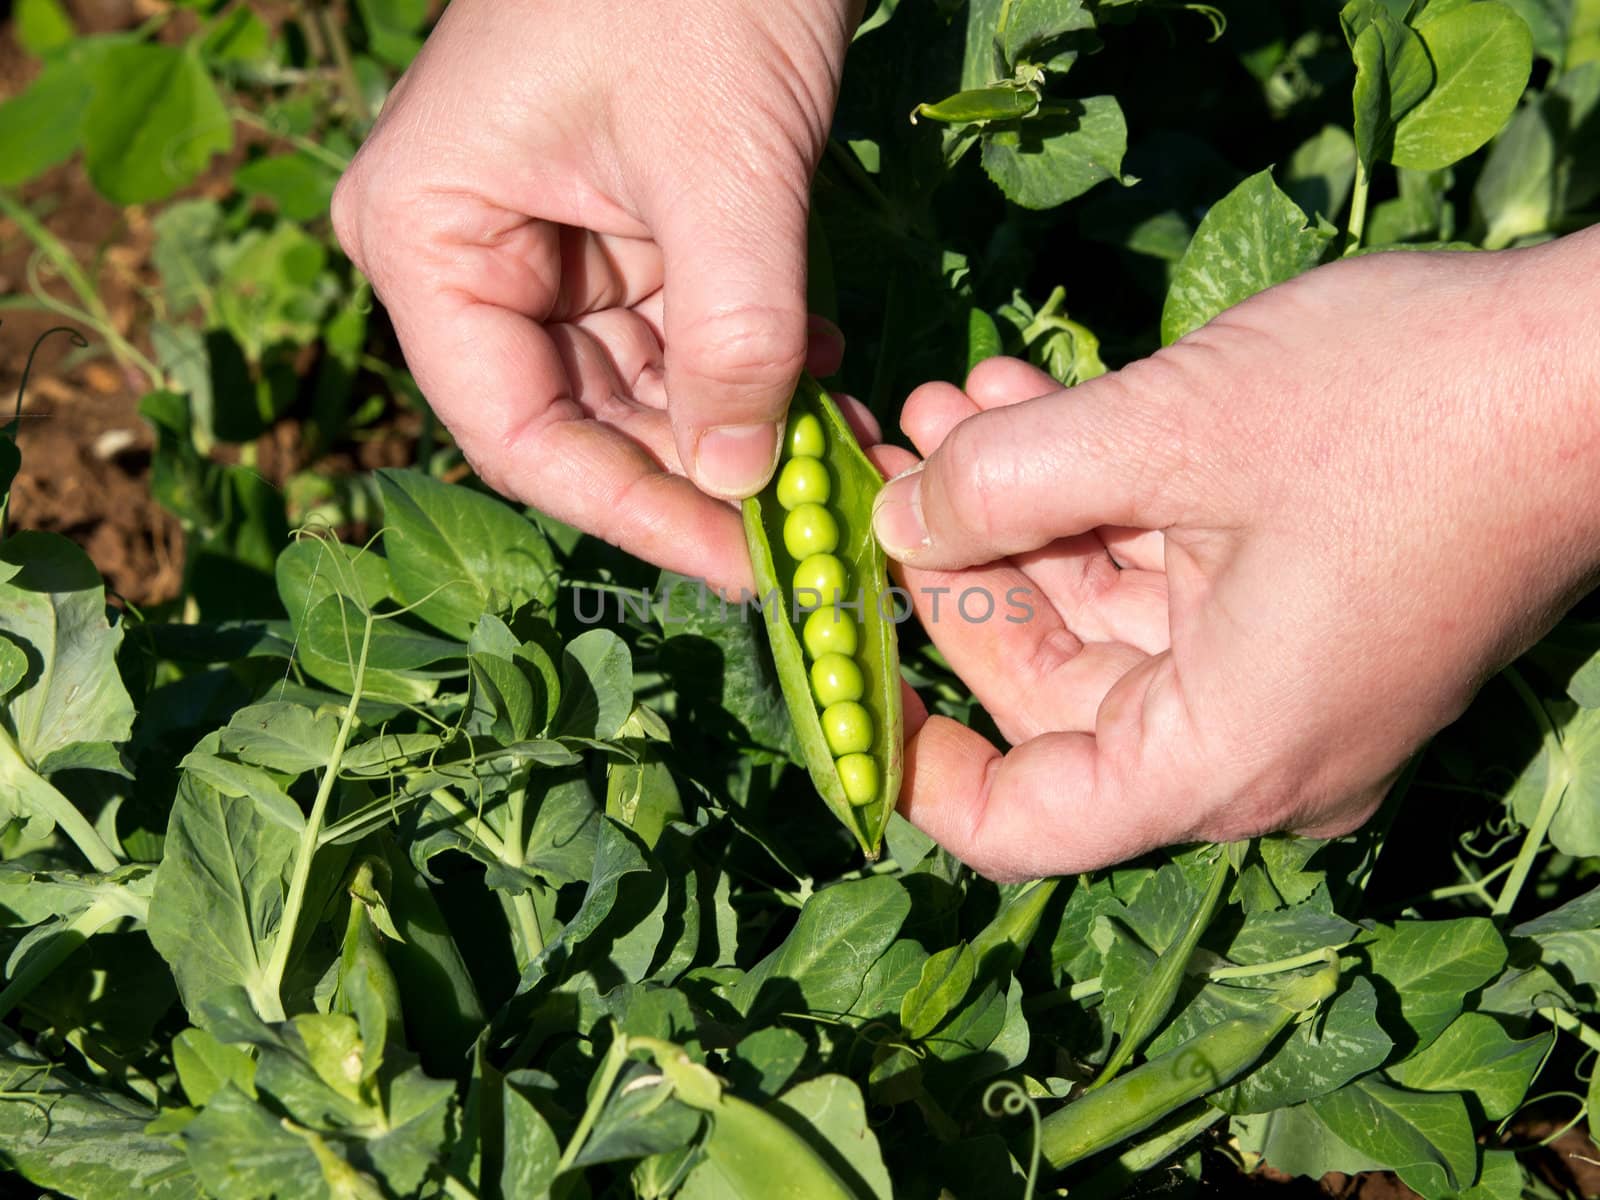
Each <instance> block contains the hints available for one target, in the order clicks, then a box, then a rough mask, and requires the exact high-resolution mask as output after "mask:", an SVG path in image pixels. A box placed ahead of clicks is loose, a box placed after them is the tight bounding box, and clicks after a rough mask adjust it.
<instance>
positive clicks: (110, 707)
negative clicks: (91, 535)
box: [0, 531, 134, 775]
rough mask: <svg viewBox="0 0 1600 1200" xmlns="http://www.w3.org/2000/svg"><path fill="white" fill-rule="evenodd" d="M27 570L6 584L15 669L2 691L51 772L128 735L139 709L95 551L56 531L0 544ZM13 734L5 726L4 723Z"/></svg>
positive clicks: (26, 745)
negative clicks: (21, 664) (17, 673)
mask: <svg viewBox="0 0 1600 1200" xmlns="http://www.w3.org/2000/svg"><path fill="white" fill-rule="evenodd" d="M0 562H3V563H6V564H10V565H11V566H13V567H15V568H17V570H16V571H15V573H14V574H12V575H11V576H10V578H9V579H7V580H6V581H5V582H3V583H0V635H4V637H5V639H6V642H7V644H8V645H10V646H11V647H13V649H12V650H10V651H8V652H7V659H8V661H9V662H10V663H11V664H12V667H11V669H12V671H14V670H15V663H16V655H17V652H18V651H20V652H21V653H22V654H23V656H24V657H25V659H26V667H25V669H24V673H23V674H22V675H21V677H20V678H18V679H15V680H13V682H12V684H11V686H10V687H9V688H7V689H5V691H6V692H7V693H9V694H8V695H5V696H0V715H3V716H4V718H5V721H4V727H9V730H10V734H11V736H12V737H13V738H14V739H15V742H16V746H17V749H18V750H19V751H20V752H21V754H22V756H23V758H24V759H25V760H26V761H27V762H28V763H29V764H30V765H31V766H32V767H33V769H35V770H37V771H38V772H39V773H40V774H42V775H49V774H50V773H51V772H52V771H54V770H56V769H57V768H58V767H60V766H62V765H66V764H67V763H68V762H69V761H70V760H71V759H72V757H73V756H74V754H75V753H77V752H79V751H81V750H82V749H84V748H86V747H93V746H102V745H106V744H108V743H115V742H122V741H125V740H126V739H127V737H128V735H129V732H130V731H131V729H132V725H133V716H134V708H133V701H132V700H131V699H130V698H129V696H128V690H127V688H126V687H125V686H124V685H123V683H122V677H121V676H120V675H119V674H118V672H117V665H116V654H117V648H118V647H119V646H120V645H121V644H122V626H121V625H120V624H118V625H112V624H110V623H109V622H108V621H107V620H106V602H105V588H104V585H103V584H102V583H101V580H100V574H99V572H98V571H96V570H95V569H94V566H93V564H92V563H90V561H89V559H88V556H87V555H85V554H84V553H83V551H82V550H80V549H79V548H78V547H77V546H75V545H73V543H71V542H69V541H68V540H67V539H66V538H63V537H60V536H57V535H55V534H45V533H31V532H26V531H25V532H22V533H18V534H16V535H14V536H13V537H11V538H10V539H9V540H7V541H6V542H5V543H4V546H3V547H0ZM0 732H3V729H0Z"/></svg>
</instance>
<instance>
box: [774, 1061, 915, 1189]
mask: <svg viewBox="0 0 1600 1200" xmlns="http://www.w3.org/2000/svg"><path fill="white" fill-rule="evenodd" d="M771 1112H772V1113H773V1115H774V1116H776V1117H778V1118H779V1119H780V1120H781V1121H783V1122H784V1124H786V1125H788V1126H789V1127H790V1128H791V1129H793V1130H794V1131H795V1132H796V1133H798V1134H799V1135H800V1136H801V1137H802V1138H804V1139H805V1140H806V1141H808V1142H810V1143H811V1144H812V1146H814V1147H815V1148H816V1149H817V1150H818V1151H819V1152H821V1153H824V1154H827V1155H829V1157H832V1156H834V1155H837V1156H838V1157H839V1158H842V1159H843V1160H844V1162H845V1163H846V1164H847V1165H848V1166H849V1167H850V1169H851V1171H853V1172H854V1173H855V1177H856V1179H857V1180H859V1181H860V1182H861V1183H863V1184H865V1185H866V1189H867V1190H866V1193H865V1195H866V1196H872V1197H874V1198H875V1200H890V1198H891V1197H892V1196H893V1195H894V1189H893V1185H892V1184H891V1182H890V1179H889V1169H888V1167H886V1166H885V1165H884V1162H883V1152H882V1151H881V1150H880V1149H879V1147H878V1139H877V1137H876V1135H874V1133H873V1132H872V1127H871V1126H870V1125H869V1124H868V1122H867V1108H866V1105H865V1103H863V1101H862V1099H861V1089H860V1088H859V1087H857V1086H856V1085H855V1083H854V1082H852V1081H851V1080H849V1079H846V1078H845V1077H844V1076H843V1075H820V1076H818V1077H817V1078H816V1079H808V1080H806V1082H804V1083H799V1084H796V1085H795V1086H794V1087H792V1088H790V1089H789V1090H788V1091H786V1092H784V1093H783V1095H781V1096H779V1097H778V1099H777V1101H776V1102H775V1103H774V1104H773V1105H772V1108H771ZM857 1194H858V1195H859V1194H861V1193H857Z"/></svg>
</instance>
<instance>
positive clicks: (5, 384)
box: [0, 0, 183, 605]
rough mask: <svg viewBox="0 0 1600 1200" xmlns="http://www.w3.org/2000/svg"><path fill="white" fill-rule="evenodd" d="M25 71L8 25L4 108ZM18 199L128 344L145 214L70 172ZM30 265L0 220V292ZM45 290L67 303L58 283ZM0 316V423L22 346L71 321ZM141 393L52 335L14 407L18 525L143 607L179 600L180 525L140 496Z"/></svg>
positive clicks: (25, 289) (12, 229)
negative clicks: (67, 546) (41, 534)
mask: <svg viewBox="0 0 1600 1200" xmlns="http://www.w3.org/2000/svg"><path fill="white" fill-rule="evenodd" d="M69 7H70V8H71V9H72V12H73V16H74V18H75V19H76V20H77V22H78V24H79V27H80V28H83V29H86V30H91V31H103V30H110V29H120V28H126V27H127V26H128V25H129V24H131V23H132V22H134V21H136V20H138V19H139V18H140V16H141V15H144V11H145V10H144V6H143V5H140V4H135V3H130V2H127V0H80V2H79V3H74V4H71V5H70V6H69ZM34 69H35V68H34V66H33V64H32V63H31V62H30V61H29V60H28V59H27V57H26V55H24V54H23V53H22V51H21V49H20V48H19V47H18V46H17V44H16V41H15V39H14V37H13V36H12V32H11V28H10V26H9V24H8V25H6V26H5V27H4V28H0V98H3V97H5V96H8V95H13V94H15V93H16V92H17V91H18V90H20V89H21V88H22V87H25V86H26V85H27V83H28V81H29V79H30V78H31V77H32V75H33V73H34ZM23 200H24V201H25V202H26V203H28V204H29V205H30V207H31V208H32V209H33V211H34V212H35V214H36V215H37V216H38V217H40V218H41V219H42V220H43V222H44V224H45V226H46V227H47V228H48V229H49V230H50V231H51V232H52V233H53V234H55V235H56V236H57V237H59V238H61V239H62V241H63V242H64V243H65V244H66V245H67V246H68V247H69V248H70V249H71V250H72V251H73V253H74V254H75V255H76V256H77V257H78V259H79V261H80V262H82V263H84V264H86V265H88V268H89V270H90V272H91V276H92V278H93V280H94V283H95V286H96V290H97V293H98V295H99V296H100V299H101V301H102V302H103V303H104V304H105V306H106V309H107V311H108V312H109V313H110V316H111V323H112V324H113V325H114V326H115V327H116V329H117V331H118V332H119V333H121V334H122V335H123V336H124V337H130V336H133V335H134V334H135V328H136V325H137V323H138V318H139V314H140V310H141V307H142V305H141V301H140V288H141V287H142V286H145V285H146V284H147V283H148V273H147V268H146V266H145V261H146V256H147V254H148V250H149V245H150V233H149V228H148V222H147V221H146V219H145V217H144V214H143V213H142V212H141V211H140V210H138V209H129V210H126V211H124V210H122V209H120V208H117V207H116V206H115V205H112V204H111V203H109V202H108V201H106V200H103V199H101V198H100V197H99V196H98V195H96V194H95V192H94V191H93V189H92V188H90V186H89V184H88V181H87V180H86V179H85V178H84V176H83V173H82V171H81V170H80V169H78V168H77V167H75V166H71V165H69V166H66V167H62V168H58V169H57V170H54V171H52V172H50V173H49V175H47V176H46V177H45V178H43V179H41V180H39V181H38V182H37V183H35V184H34V185H32V186H31V187H29V188H27V189H25V191H24V193H23ZM32 255H33V247H32V246H31V245H30V243H29V242H28V241H27V239H26V238H24V237H23V236H22V234H21V231H20V230H18V228H17V227H16V225H15V224H13V223H12V222H9V221H4V220H0V296H8V297H9V296H23V295H27V294H28V293H29V291H30V287H29V278H28V269H29V260H30V258H31V257H32ZM47 289H48V291H49V292H50V293H51V294H53V295H57V296H64V295H66V293H65V291H64V290H63V289H62V288H61V287H60V286H59V285H56V284H47ZM0 316H3V324H0V403H3V405H4V411H5V414H6V419H9V416H10V413H11V411H12V408H13V405H14V404H15V400H14V397H15V396H16V395H17V391H18V387H19V385H20V384H21V382H22V374H23V368H24V365H25V364H26V362H27V359H28V352H29V349H30V347H32V345H33V344H34V342H35V341H36V340H37V338H38V337H39V336H40V335H41V334H42V333H44V332H45V331H46V330H47V329H49V328H51V327H52V326H56V325H63V324H66V325H74V326H76V324H77V323H76V322H72V321H70V320H66V319H64V318H63V317H62V316H60V315H59V314H56V313H52V312H41V311H29V310H11V311H8V312H5V313H4V314H0ZM85 332H87V331H85ZM145 386H146V381H145V380H143V379H142V378H140V377H138V375H137V373H130V372H128V371H126V370H124V369H123V368H122V367H120V366H119V365H118V364H116V363H115V362H114V361H113V360H112V359H111V358H110V357H109V356H108V355H106V354H105V353H104V351H103V349H98V350H97V349H96V348H95V347H93V346H92V347H91V350H90V351H89V352H85V351H80V350H77V349H75V348H74V347H73V346H72V345H71V344H70V343H69V342H68V341H67V339H66V338H65V337H62V336H60V335H57V336H56V337H53V338H51V339H50V340H49V341H48V342H46V343H45V344H44V345H43V346H42V347H41V348H40V350H39V353H38V356H37V358H36V359H35V361H34V364H33V371H32V373H31V375H30V378H29V383H28V387H27V393H26V395H25V396H24V398H23V406H22V426H21V432H20V434H19V444H20V446H21V447H22V455H23V460H22V474H21V475H20V476H19V477H18V478H17V481H16V483H15V485H14V487H13V489H12V500H11V522H12V524H13V526H14V527H25V528H30V529H43V530H49V531H52V532H57V533H62V534H65V535H66V536H68V537H70V538H72V539H73V540H74V541H76V542H78V543H79V544H80V545H82V546H83V547H84V548H85V549H86V550H87V551H88V552H89V555H90V557H91V558H93V560H94V562H95V565H96V566H98V567H99V568H100V570H101V572H102V573H103V574H104V575H105V576H106V578H107V581H108V583H109V585H110V588H111V590H112V591H113V592H114V593H116V594H118V595H121V596H123V597H125V598H126V599H127V600H129V601H131V602H133V603H136V604H140V605H148V604H153V603H158V602H160V601H163V600H167V599H170V598H172V597H173V596H175V595H176V594H177V592H178V588H179V584H180V582H181V576H180V572H181V564H182V561H183V549H182V533H181V531H180V530H179V528H178V526H177V522H176V521H174V520H173V519H172V518H171V517H170V516H168V515H167V514H166V513H165V512H163V511H162V510H161V508H160V507H159V506H158V505H157V504H156V503H155V502H154V501H153V500H152V499H151V498H150V494H149V489H148V486H147V477H148V469H149V461H150V451H151V448H152V438H151V435H150V431H149V429H148V427H147V426H146V425H145V424H144V422H143V421H141V420H140V419H139V416H138V413H137V405H138V400H139V396H140V395H141V394H142V393H143V391H144V389H145Z"/></svg>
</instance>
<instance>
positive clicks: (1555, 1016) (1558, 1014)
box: [1534, 1008, 1600, 1050]
mask: <svg viewBox="0 0 1600 1200" xmlns="http://www.w3.org/2000/svg"><path fill="white" fill-rule="evenodd" d="M1534 1011H1535V1012H1537V1013H1538V1014H1539V1015H1540V1016H1541V1017H1543V1018H1544V1019H1545V1020H1547V1021H1549V1022H1550V1023H1551V1024H1552V1025H1554V1026H1555V1027H1556V1028H1557V1029H1562V1030H1565V1031H1566V1032H1567V1033H1570V1034H1572V1036H1573V1037H1575V1038H1577V1039H1578V1040H1579V1041H1580V1042H1582V1043H1583V1044H1584V1045H1585V1046H1587V1047H1589V1049H1591V1050H1600V1032H1597V1031H1596V1030H1593V1029H1591V1028H1589V1026H1587V1025H1585V1024H1584V1023H1583V1022H1582V1021H1580V1020H1579V1019H1578V1018H1577V1017H1575V1016H1573V1015H1572V1014H1571V1013H1569V1012H1568V1011H1567V1010H1566V1009H1564V1008H1540V1009H1535V1010H1534Z"/></svg>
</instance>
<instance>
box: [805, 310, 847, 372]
mask: <svg viewBox="0 0 1600 1200" xmlns="http://www.w3.org/2000/svg"><path fill="white" fill-rule="evenodd" d="M843 363H844V331H843V330H841V329H840V328H839V327H838V326H837V325H835V324H834V323H833V322H832V321H830V320H828V318H827V317H819V316H817V314H816V313H812V314H811V315H810V316H809V317H807V318H806V370H807V371H810V372H811V374H812V375H814V376H816V377H817V378H818V379H826V378H827V377H828V376H829V375H832V374H833V373H834V372H836V371H837V370H838V369H839V367H840V366H841V365H842V364H843Z"/></svg>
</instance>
